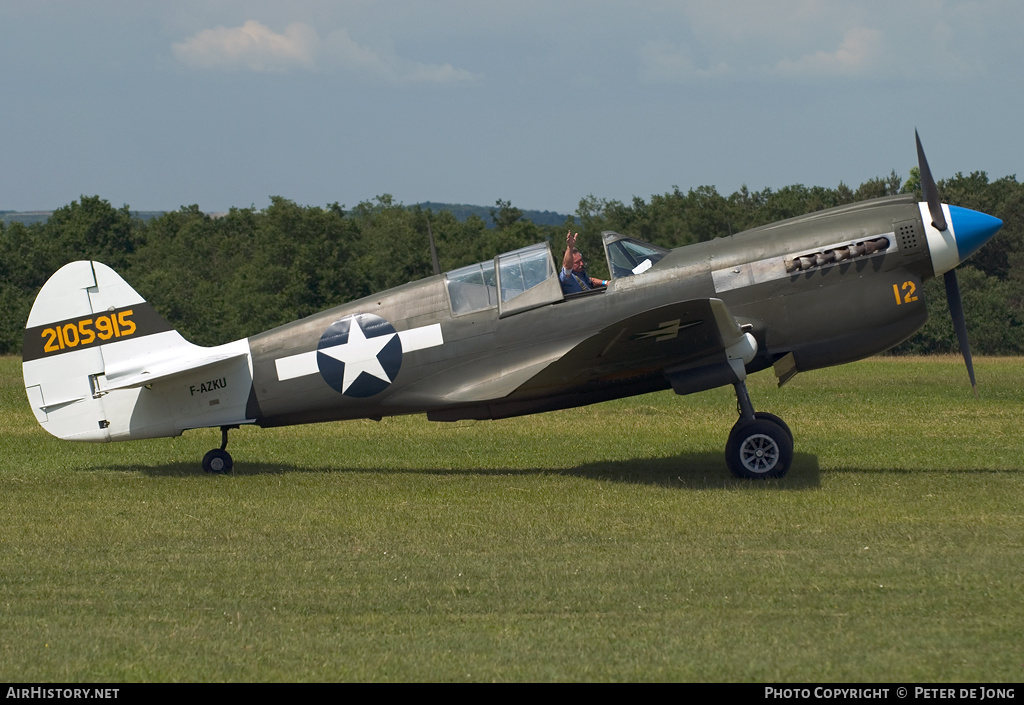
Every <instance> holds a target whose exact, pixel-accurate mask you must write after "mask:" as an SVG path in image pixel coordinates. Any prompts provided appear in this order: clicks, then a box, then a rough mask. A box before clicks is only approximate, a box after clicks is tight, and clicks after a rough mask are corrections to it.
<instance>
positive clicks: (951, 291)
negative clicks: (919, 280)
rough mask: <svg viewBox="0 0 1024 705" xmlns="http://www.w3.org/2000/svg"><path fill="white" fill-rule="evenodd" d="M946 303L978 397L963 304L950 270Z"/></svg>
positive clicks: (975, 394)
mask: <svg viewBox="0 0 1024 705" xmlns="http://www.w3.org/2000/svg"><path fill="white" fill-rule="evenodd" d="M945 279H946V301H947V302H948V303H949V315H950V316H951V317H952V319H953V329H954V330H955V331H956V339H957V342H959V343H960V354H961V355H963V356H964V363H966V365H967V375H968V376H969V377H970V378H971V388H972V389H973V390H974V396H975V397H977V396H978V383H977V382H976V381H975V379H974V363H973V362H972V361H971V344H970V342H968V340H967V320H966V319H965V318H964V304H963V301H961V300H960V282H959V281H957V278H956V270H955V269H951V270H949V271H948V272H946V274H945Z"/></svg>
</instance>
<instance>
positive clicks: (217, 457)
mask: <svg viewBox="0 0 1024 705" xmlns="http://www.w3.org/2000/svg"><path fill="white" fill-rule="evenodd" d="M234 465H235V463H234V461H232V460H231V454H230V453H228V452H227V451H226V450H221V449H220V448H214V449H213V450H211V451H210V452H209V453H207V454H206V455H204V456H203V472H213V473H217V474H219V475H224V474H226V473H229V472H231V468H232V467H234Z"/></svg>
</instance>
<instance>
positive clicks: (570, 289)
mask: <svg viewBox="0 0 1024 705" xmlns="http://www.w3.org/2000/svg"><path fill="white" fill-rule="evenodd" d="M577 237H579V233H574V232H573V231H572V230H570V231H569V232H568V233H567V234H566V236H565V256H564V257H562V271H561V272H559V274H558V281H559V282H561V284H562V293H563V294H579V293H581V292H584V291H590V290H592V289H599V288H601V287H605V286H608V280H607V279H598V278H596V277H591V276H589V275H588V274H587V263H586V262H585V261H584V260H583V255H582V254H580V251H579V250H577V249H576V238H577Z"/></svg>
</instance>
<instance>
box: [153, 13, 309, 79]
mask: <svg viewBox="0 0 1024 705" xmlns="http://www.w3.org/2000/svg"><path fill="white" fill-rule="evenodd" d="M319 43H320V39H319V37H317V35H316V32H315V31H313V30H312V29H310V28H309V27H308V26H306V25H303V24H291V25H288V27H287V28H286V29H285V32H284V34H277V33H276V32H274V31H273V30H271V29H270V28H269V27H267V26H266V25H263V24H260V23H259V22H257V21H255V20H249V21H248V22H246V23H245V24H243V25H242V26H241V27H231V28H228V27H216V28H214V29H204V30H202V31H201V32H198V33H196V34H195V35H194V36H192V37H189V38H188V39H186V40H185V41H183V42H180V43H178V44H175V45H173V47H172V49H173V51H174V55H175V56H176V57H177V58H178V60H179V61H181V62H182V63H184V64H187V65H188V66H192V67H194V68H205V69H221V70H247V71H258V72H263V71H269V72H282V71H287V70H289V69H291V68H295V67H300V68H306V69H310V68H313V65H314V56H315V54H316V52H317V49H318V45H319Z"/></svg>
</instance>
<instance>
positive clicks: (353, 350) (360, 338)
mask: <svg viewBox="0 0 1024 705" xmlns="http://www.w3.org/2000/svg"><path fill="white" fill-rule="evenodd" d="M395 335H397V334H396V333H388V334H386V335H378V336H376V337H374V338H367V337H366V335H365V334H364V333H363V329H362V328H360V326H359V319H357V318H353V319H352V325H351V326H349V330H348V342H347V343H344V344H342V345H335V346H333V347H330V348H323V349H321V350H320V352H321V353H323V354H324V355H329V356H330V357H333V358H334V359H335V360H339V361H341V362H344V363H345V379H344V380H343V381H342V385H341V392H342V394H344V393H345V392H346V391H348V388H349V387H351V386H352V383H353V382H355V381H356V379H358V378H359V375H360V374H361V373H363V372H365V373H366V374H368V375H370V376H372V377H376V378H377V379H380V380H383V381H385V382H387V383H388V384H391V381H392V380H391V378H390V377H388V373H387V372H385V371H384V368H383V367H382V366H381V364H380V360H378V359H377V355H379V354H380V351H381V350H383V349H384V347H385V346H386V345H387V344H388V343H390V342H391V339H392V338H394V337H395Z"/></svg>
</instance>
